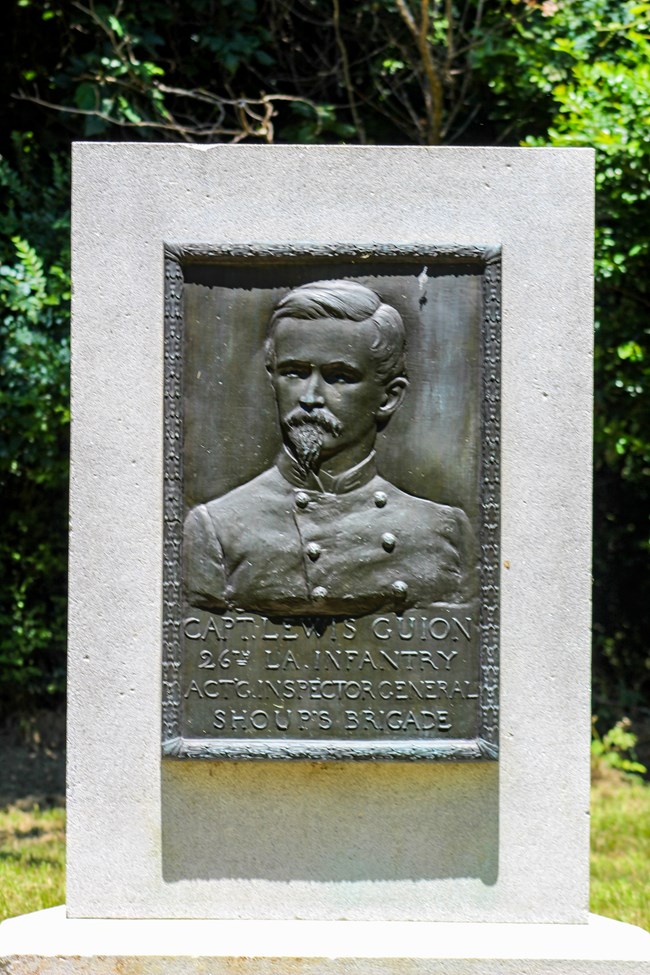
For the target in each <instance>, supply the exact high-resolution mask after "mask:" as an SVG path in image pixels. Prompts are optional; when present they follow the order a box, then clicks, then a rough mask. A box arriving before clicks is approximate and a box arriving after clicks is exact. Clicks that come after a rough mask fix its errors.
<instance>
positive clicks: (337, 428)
mask: <svg viewBox="0 0 650 975" xmlns="http://www.w3.org/2000/svg"><path fill="white" fill-rule="evenodd" d="M284 422H285V425H286V432H287V436H288V438H289V441H290V442H291V447H292V449H293V452H294V454H295V456H296V460H297V461H298V463H299V464H300V466H301V467H302V468H303V470H305V471H315V470H317V469H318V464H319V461H320V455H321V451H322V449H323V441H324V439H325V434H326V433H331V434H332V435H333V436H335V437H338V436H340V434H341V431H342V429H343V427H342V424H341V422H340V420H337V418H336V417H335V416H334V414H333V413H330V411H329V410H328V409H325V408H324V409H321V410H314V411H312V412H310V413H307V412H306V411H305V410H302V409H297V410H293V411H292V412H291V413H290V414H289V415H288V416H286V417H285V418H284Z"/></svg>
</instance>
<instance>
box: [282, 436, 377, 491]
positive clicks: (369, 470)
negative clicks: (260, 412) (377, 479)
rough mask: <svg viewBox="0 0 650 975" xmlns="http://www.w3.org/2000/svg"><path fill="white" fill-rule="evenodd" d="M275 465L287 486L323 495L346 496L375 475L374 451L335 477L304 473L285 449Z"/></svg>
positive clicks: (321, 472)
mask: <svg viewBox="0 0 650 975" xmlns="http://www.w3.org/2000/svg"><path fill="white" fill-rule="evenodd" d="M275 463H276V466H277V468H278V470H279V471H280V473H281V474H282V476H283V477H284V479H285V480H287V481H288V482H289V484H293V486H294V487H301V488H304V489H306V490H307V491H320V492H324V493H325V494H347V493H348V491H355V490H356V489H357V488H360V487H363V485H364V484H368V482H369V481H371V480H372V479H373V477H374V476H375V475H376V473H377V465H376V463H375V451H374V450H373V451H371V453H369V454H368V456H367V457H366V458H365V459H364V460H362V461H361V462H360V463H359V464H355V466H354V467H351V468H350V469H349V470H347V471H343V473H342V474H336V475H332V474H327V473H326V472H325V471H320V472H319V473H318V476H316V475H315V474H312V473H311V472H310V471H307V472H305V471H304V470H303V469H302V467H301V466H300V465H299V463H298V461H297V460H296V458H295V457H294V456H293V454H291V453H290V452H289V451H288V450H287V448H286V447H283V448H282V450H281V452H280V454H279V455H278V457H277V459H276V461H275Z"/></svg>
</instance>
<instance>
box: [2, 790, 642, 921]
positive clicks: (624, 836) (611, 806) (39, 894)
mask: <svg viewBox="0 0 650 975" xmlns="http://www.w3.org/2000/svg"><path fill="white" fill-rule="evenodd" d="M591 848H592V849H591V877H592V883H591V910H592V911H593V912H594V913H596V914H604V915H606V916H607V917H613V918H616V919H617V920H619V921H627V922H629V923H630V924H638V925H639V926H640V927H643V928H646V930H649V931H650V785H646V784H644V783H643V782H641V781H639V780H636V779H622V778H621V777H620V775H619V774H617V773H615V772H609V773H608V772H604V773H602V774H601V775H599V776H598V778H597V779H596V780H595V782H594V785H593V788H592V835H591ZM64 900H65V810H63V809H61V808H51V809H39V808H38V806H36V807H34V808H33V809H31V810H29V811H27V810H21V809H18V808H17V807H16V806H9V807H7V808H5V809H2V810H0V920H2V919H3V918H5V917H12V916H13V915H15V914H27V913H29V912H30V911H38V910H40V909H42V908H45V907H53V906H54V905H55V904H62V903H63V902H64Z"/></svg>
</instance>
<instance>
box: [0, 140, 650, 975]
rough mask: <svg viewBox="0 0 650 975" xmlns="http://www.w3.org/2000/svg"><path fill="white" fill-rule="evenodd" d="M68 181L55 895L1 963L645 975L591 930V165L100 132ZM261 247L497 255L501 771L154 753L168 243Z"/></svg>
mask: <svg viewBox="0 0 650 975" xmlns="http://www.w3.org/2000/svg"><path fill="white" fill-rule="evenodd" d="M73 187H74V197H73V265H74V267H73V270H74V281H75V289H74V302H73V356H72V358H73V361H72V393H73V403H72V405H73V417H74V423H73V433H72V479H71V538H70V559H71V571H70V628H69V634H70V667H69V674H70V678H69V680H70V683H69V724H68V727H69V752H68V755H69V768H68V774H69V781H68V811H69V820H68V888H67V896H68V905H67V917H66V913H65V910H64V909H63V908H56V909H54V910H52V911H45V912H42V913H39V914H35V915H30V916H26V917H23V918H16V919H13V920H11V921H9V922H7V923H6V924H5V925H3V926H2V931H1V934H0V954H1V955H2V956H3V957H5V959H6V960H5V967H6V968H7V970H8V972H9V973H10V975H35V973H42V975H82V973H83V975H86V973H90V975H104V973H116V975H117V973H120V975H127V973H128V975H130V973H133V975H135V973H138V975H140V973H144V975H158V973H159V972H160V973H161V975H162V973H165V975H168V973H170V975H174V973H176V972H178V973H179V975H180V973H190V972H191V973H197V975H199V973H200V975H220V973H235V972H237V973H239V975H248V973H250V975H265V973H269V975H270V973H274V975H275V973H278V975H281V973H284V972H287V973H290V972H291V973H294V975H302V973H304V975H315V973H334V972H336V973H338V972H341V973H346V975H347V973H354V972H356V973H359V975H360V973H364V975H365V973H368V975H371V973H372V975H378V973H382V972H386V973H388V972H392V971H395V972H399V973H400V975H403V973H404V975H408V973H414V975H415V973H423V975H424V973H427V975H501V973H503V975H506V973H508V975H551V973H553V975H617V973H621V975H642V973H646V975H647V973H648V972H650V935H648V934H646V933H644V932H642V931H640V930H639V929H636V928H632V927H629V926H626V925H623V924H619V923H617V922H615V921H610V920H605V919H603V918H595V917H592V918H589V915H588V871H589V820H588V812H589V737H590V693H589V676H590V590H591V573H590V556H591V508H590V499H591V456H592V445H591V430H592V388H591V382H592V357H591V346H592V270H593V268H592V262H593V152H591V151H590V150H583V149H575V150H556V149H539V150H531V149H494V150H493V149H465V148H461V149H425V148H399V147H387V148H373V147H356V148H351V147H334V146H332V147H324V146H283V147H254V146H244V147H242V146H211V147H208V146H203V147H199V146H179V145H122V144H109V145H101V144H97V143H93V144H82V145H79V146H77V147H76V148H75V160H74V173H73ZM255 245H258V248H259V247H261V248H262V249H263V248H264V246H266V245H272V246H279V247H281V248H282V249H283V252H286V253H292V252H300V253H301V254H302V253H303V252H304V253H307V252H309V250H310V248H311V250H313V252H314V253H319V254H321V255H322V254H323V253H327V252H329V251H332V252H333V253H335V254H340V253H341V252H342V251H341V249H342V248H343V250H345V247H346V246H347V248H348V250H347V252H348V253H350V252H352V251H354V253H355V254H361V255H362V256H363V255H365V254H366V251H367V254H368V255H372V254H373V253H376V252H378V251H379V250H380V249H381V248H382V247H384V248H385V247H386V246H387V245H389V246H392V247H405V248H407V249H408V248H409V247H412V248H414V249H415V250H416V251H417V253H418V254H422V253H425V252H426V253H431V248H433V249H434V250H435V247H436V246H443V245H454V246H456V245H458V246H459V247H460V248H461V249H462V248H463V247H467V246H473V245H481V246H482V247H492V246H494V247H495V248H497V249H498V251H499V254H500V255H501V258H500V259H501V262H502V263H501V269H502V306H501V307H502V314H501V331H500V341H501V349H502V356H501V367H500V374H499V375H497V371H496V370H495V372H494V376H493V381H494V383H497V382H498V383H499V384H500V394H501V395H500V399H501V427H500V437H499V439H498V442H495V445H494V450H495V451H498V452H499V454H500V475H499V490H500V499H501V508H500V521H499V522H498V526H499V535H500V555H499V556H498V572H499V574H500V579H499V581H498V585H497V584H496V582H495V584H494V586H493V588H494V589H495V591H497V590H498V594H499V599H500V604H499V605H500V667H501V676H500V685H499V690H500V704H501V717H500V740H499V751H498V762H497V761H472V762H457V761H454V762H435V761H412V762H409V761H397V760H396V761H391V762H379V761H375V762H372V761H360V762H356V763H353V762H347V763H346V762H343V761H296V760H285V761H279V760H276V761H269V760H266V761H251V762H240V761H231V762H228V761H222V760H214V761H208V760H205V761H196V760H192V759H187V760H177V759H174V758H172V757H168V756H163V755H162V754H161V710H162V708H161V704H162V702H161V690H162V676H161V675H162V647H163V631H164V627H165V626H168V625H169V620H168V615H167V616H166V615H165V614H166V610H165V600H164V599H163V581H164V579H166V578H167V577H166V575H165V571H164V570H165V567H166V566H165V565H164V552H165V549H164V537H163V524H164V520H165V505H164V497H165V494H164V490H163V484H164V481H165V473H166V468H165V456H166V454H165V426H164V400H165V382H166V377H167V378H169V368H167V370H166V367H165V355H166V353H165V333H164V320H165V253H166V250H165V248H166V246H167V247H171V249H172V250H171V251H168V252H169V253H171V252H172V251H173V252H174V253H176V252H177V251H178V252H183V253H189V252H191V251H192V248H193V247H196V246H199V248H200V249H201V248H202V253H203V252H205V253H213V254H214V253H217V252H218V253H219V254H222V255H223V254H224V253H228V252H229V249H232V251H233V252H237V253H239V254H241V253H248V252H247V251H246V248H253V247H254V246H255ZM418 248H420V249H418ZM427 248H429V250H427ZM459 253H460V252H459ZM359 259H360V260H361V257H360V258H359ZM421 273H422V275H424V277H425V278H426V273H427V268H426V267H424V268H423V269H422V272H421ZM454 273H457V274H460V273H462V268H461V269H460V271H459V270H458V269H456V271H455V272H454ZM342 276H345V275H344V274H342ZM418 280H419V279H418ZM238 281H239V284H238V285H237V286H238V287H241V280H240V279H238ZM196 283H197V287H202V288H204V289H205V290H206V293H207V291H208V290H209V288H210V286H211V285H210V281H209V280H208V281H207V283H206V282H205V281H203V279H201V280H199V279H197V282H196ZM179 287H180V286H179ZM234 287H235V284H233V288H234ZM423 300H424V298H423ZM175 301H177V303H178V308H180V297H179V296H177V298H176V299H175ZM440 302H441V307H443V306H444V302H443V300H442V298H441V299H440ZM167 304H168V306H169V305H170V301H169V300H168V302H167ZM171 304H174V303H173V302H171ZM444 307H447V306H444ZM178 308H177V306H176V305H175V304H174V307H173V308H171V311H170V309H169V307H168V317H170V318H171V319H173V318H174V315H176V316H177V317H178V318H180V316H181V312H180V311H179V310H178ZM443 310H444V308H443ZM172 313H173V314H172ZM443 317H444V316H443ZM172 324H173V322H172ZM454 334H456V333H454ZM449 341H450V342H453V341H454V338H453V337H452V339H450V340H449ZM456 341H457V337H456ZM224 347H225V346H224ZM260 355H261V351H260ZM168 358H169V355H168ZM426 362H427V363H428V362H429V359H427V360H426ZM199 365H200V364H199ZM239 365H241V369H239ZM245 366H246V364H245V363H244V364H242V363H239V364H238V371H237V372H236V375H235V378H234V382H235V384H236V383H237V382H243V381H245V377H246V376H247V373H246V368H245ZM172 378H173V377H172ZM227 378H228V377H227V376H226V379H227ZM447 378H448V381H450V382H451V383H452V385H453V376H452V377H451V379H450V378H449V377H447ZM425 380H426V381H428V383H429V386H427V388H429V387H432V385H433V384H432V380H431V377H430V376H428V374H427V377H425ZM425 385H426V382H425ZM431 395H432V397H433V398H434V399H435V390H433V391H432V393H431ZM424 435H426V432H425V434H424ZM168 439H169V438H168ZM179 439H180V438H179ZM172 448H173V444H172ZM215 452H218V451H215ZM172 453H173V450H172ZM452 503H454V502H453V501H452ZM177 520H179V519H177ZM176 551H180V545H179V546H178V547H177V550H176ZM169 561H171V559H170V560H169ZM496 571H497V570H496V569H495V572H496ZM172 623H174V620H173V619H172ZM492 669H493V670H494V671H496V667H493V668H492ZM490 679H491V680H494V681H496V674H491V677H490ZM495 753H496V750H495ZM492 757H494V756H492ZM209 919H215V920H209ZM217 919H218V920H217Z"/></svg>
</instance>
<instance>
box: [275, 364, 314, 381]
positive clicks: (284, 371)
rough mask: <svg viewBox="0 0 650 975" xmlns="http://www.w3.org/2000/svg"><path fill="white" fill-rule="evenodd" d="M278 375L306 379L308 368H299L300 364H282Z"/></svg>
mask: <svg viewBox="0 0 650 975" xmlns="http://www.w3.org/2000/svg"><path fill="white" fill-rule="evenodd" d="M280 375H281V376H284V377H285V378H287V379H306V378H307V376H308V375H309V370H308V369H301V368H300V366H284V367H283V368H281V369H280Z"/></svg>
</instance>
